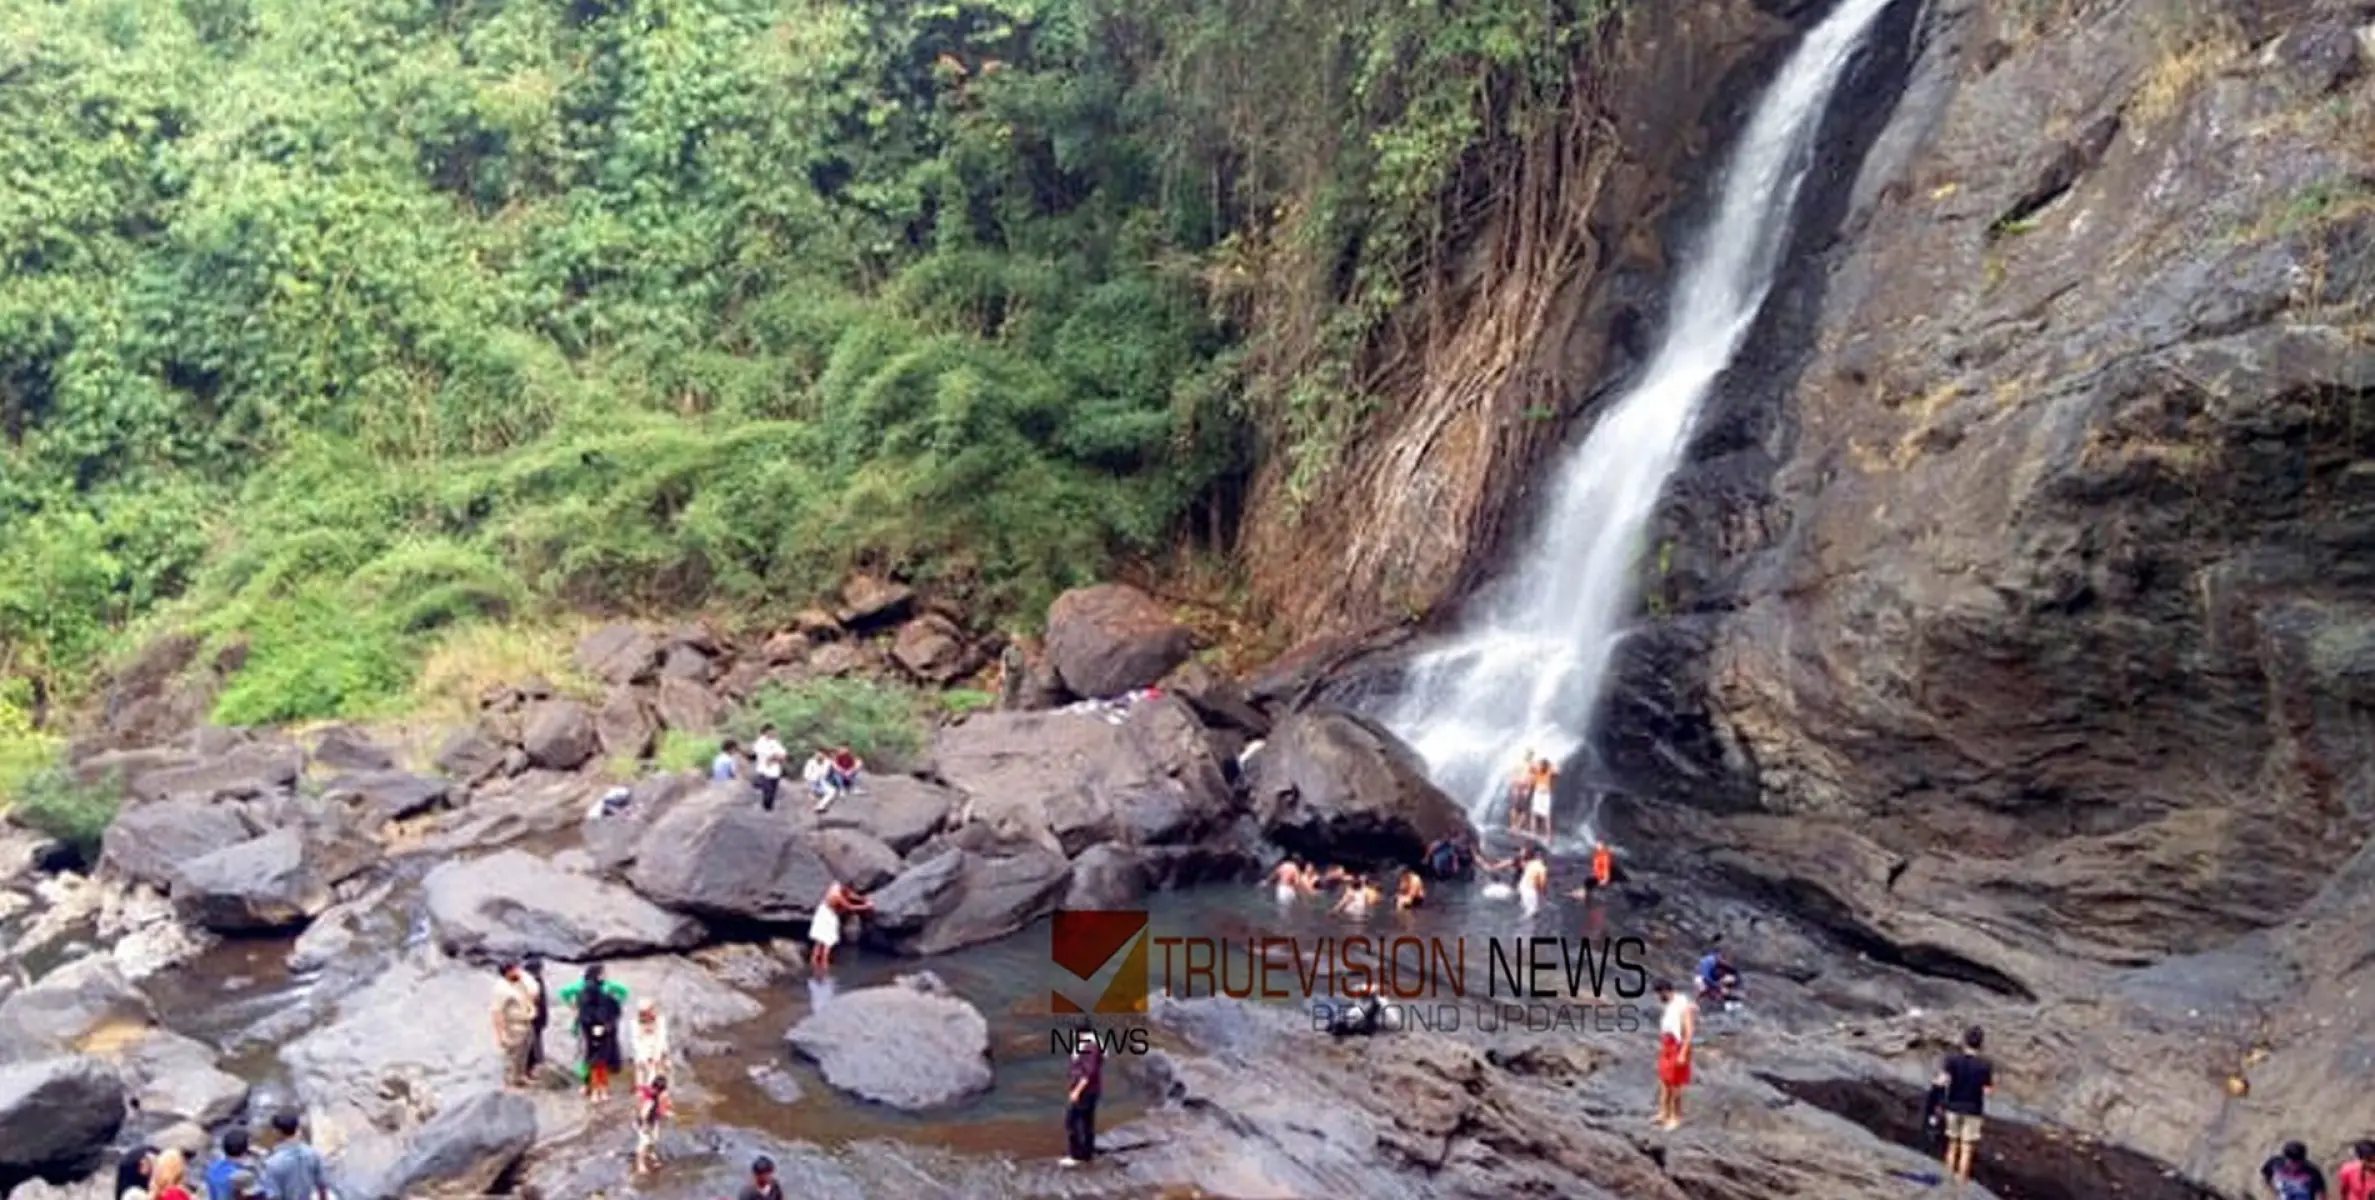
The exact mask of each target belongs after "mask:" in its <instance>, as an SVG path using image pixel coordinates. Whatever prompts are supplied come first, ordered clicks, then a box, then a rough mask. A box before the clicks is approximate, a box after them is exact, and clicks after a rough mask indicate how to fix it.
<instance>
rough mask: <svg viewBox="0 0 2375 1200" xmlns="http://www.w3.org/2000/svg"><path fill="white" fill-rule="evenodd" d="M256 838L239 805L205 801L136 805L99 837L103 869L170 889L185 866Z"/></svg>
mask: <svg viewBox="0 0 2375 1200" xmlns="http://www.w3.org/2000/svg"><path fill="white" fill-rule="evenodd" d="M254 836H256V828H255V825H254V824H253V823H252V822H250V821H249V820H248V819H247V817H246V815H245V814H244V813H242V812H241V810H240V809H239V808H238V806H236V805H228V804H211V803H208V802H206V801H203V800H159V801H155V802H153V803H148V804H133V805H130V806H128V807H126V808H125V809H124V810H123V811H122V812H120V813H118V814H117V815H116V818H115V820H113V821H111V822H109V823H108V826H107V832H106V833H104V834H102V835H101V836H100V839H99V866H100V869H101V870H103V871H106V872H108V873H110V874H113V875H115V876H118V877H119V878H123V879H127V880H131V881H133V882H136V883H146V884H149V885H152V886H154V887H158V888H171V887H172V886H173V882H174V880H176V879H178V878H180V876H181V870H182V867H183V865H184V864H187V863H188V862H190V861H191V860H192V859H196V858H203V857H205V856H206V855H208V854H212V853H214V852H215V851H217V850H221V849H224V848H226V847H230V846H236V845H238V844H240V843H241V842H244V841H247V840H248V839H249V838H252V837H254Z"/></svg>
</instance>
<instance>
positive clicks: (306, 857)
mask: <svg viewBox="0 0 2375 1200" xmlns="http://www.w3.org/2000/svg"><path fill="white" fill-rule="evenodd" d="M332 882H333V881H332V880H331V879H330V878H329V876H328V875H327V874H326V873H325V872H324V871H322V870H321V869H320V868H319V867H317V865H316V864H315V863H314V862H313V861H312V851H311V848H309V847H308V846H307V845H306V840H305V836H304V834H303V833H302V832H300V831H299V830H297V829H295V828H282V829H275V830H273V831H272V832H270V833H267V834H265V835H263V836H262V837H258V838H251V839H249V840H247V841H244V842H241V843H239V844H238V845H236V846H226V847H224V848H223V849H220V850H216V851H214V852H212V853H210V854H205V855H201V856H200V857H198V858H194V859H191V860H190V861H189V862H187V863H185V864H183V866H182V869H181V877H180V878H179V879H177V880H176V881H175V882H174V885H173V904H174V908H175V909H177V910H178V911H179V912H180V913H181V915H182V918H183V919H184V920H187V921H190V922H193V923H195V924H197V925H200V926H203V927H205V928H207V929H211V930H214V931H216V932H218V933H261V932H265V931H268V930H275V929H287V928H290V927H292V926H297V925H302V924H304V923H305V922H307V921H309V920H312V919H313V918H314V917H317V916H319V915H321V913H322V910H324V909H326V908H328V907H330V904H331V902H332V900H333V899H334V897H333V896H332V895H331V892H330V887H331V883H332Z"/></svg>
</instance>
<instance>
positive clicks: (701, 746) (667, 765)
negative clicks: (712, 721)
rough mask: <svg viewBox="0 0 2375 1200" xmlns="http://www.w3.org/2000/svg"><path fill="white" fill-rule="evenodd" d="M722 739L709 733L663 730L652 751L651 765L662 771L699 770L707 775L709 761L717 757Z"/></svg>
mask: <svg viewBox="0 0 2375 1200" xmlns="http://www.w3.org/2000/svg"><path fill="white" fill-rule="evenodd" d="M722 741H723V739H721V738H719V737H717V736H715V735H711V734H698V733H686V732H684V731H683V730H681V729H668V730H663V731H661V733H660V744H659V746H658V747H657V748H656V749H654V750H653V751H652V765H653V766H656V767H658V768H659V769H661V770H663V771H699V772H701V773H702V774H703V775H707V774H708V773H709V764H710V761H711V760H713V759H715V758H716V757H717V748H718V746H719V745H720V744H721V743H722Z"/></svg>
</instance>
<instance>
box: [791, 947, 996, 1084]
mask: <svg viewBox="0 0 2375 1200" xmlns="http://www.w3.org/2000/svg"><path fill="white" fill-rule="evenodd" d="M784 1040H785V1041H786V1042H788V1043H790V1044H791V1047H792V1048H793V1049H794V1050H796V1051H798V1052H799V1053H800V1054H801V1055H803V1056H805V1057H807V1058H810V1059H813V1060H814V1061H815V1062H816V1064H817V1067H818V1069H820V1070H822V1071H823V1072H824V1076H825V1082H827V1083H830V1084H832V1085H833V1086H834V1087H837V1088H840V1089H842V1090H843V1091H846V1092H849V1093H851V1094H852V1095H856V1096H859V1097H862V1098H864V1099H866V1100H871V1101H873V1102H875V1103H877V1104H885V1105H889V1106H890V1107H892V1108H899V1109H907V1110H911V1111H921V1110H926V1109H931V1108H937V1107H941V1106H944V1105H948V1104H953V1103H956V1102H957V1101H960V1100H963V1099H965V1098H967V1097H969V1096H973V1095H975V1094H977V1093H980V1092H984V1091H988V1090H989V1087H990V1084H991V1081H992V1079H993V1073H992V1071H991V1069H990V1027H989V1023H988V1022H987V1021H984V1020H983V1019H982V1016H981V1013H980V1012H979V1011H978V1010H976V1009H975V1008H974V1007H973V1006H972V1005H970V1004H967V1003H966V1002H965V1001H963V1000H961V999H958V998H957V997H955V996H953V995H950V994H949V993H948V991H947V989H946V988H945V987H943V986H941V984H940V981H939V980H937V979H934V978H931V977H930V976H922V977H916V976H907V977H903V978H902V979H901V980H900V981H899V982H898V983H896V984H893V985H891V986H888V987H874V988H860V989H858V990H856V991H853V992H847V993H844V994H842V995H840V996H838V997H836V998H835V999H834V1000H833V1001H832V1002H831V1003H829V1004H826V1005H823V1006H821V1007H820V1008H818V1009H817V1010H816V1011H815V1012H814V1013H811V1014H810V1015H809V1016H808V1017H807V1019H805V1020H803V1021H801V1022H800V1023H799V1024H798V1025H795V1026H793V1027H792V1029H791V1031H790V1032H788V1033H786V1034H785V1035H784Z"/></svg>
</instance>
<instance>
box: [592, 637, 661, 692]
mask: <svg viewBox="0 0 2375 1200" xmlns="http://www.w3.org/2000/svg"><path fill="white" fill-rule="evenodd" d="M660 653H661V646H660V640H659V639H658V638H655V637H653V636H652V635H650V634H648V633H645V632H644V631H642V630H640V629H637V628H635V627H634V626H632V625H605V626H603V627H602V628H600V629H597V630H595V631H594V632H592V633H589V634H587V635H585V637H584V638H582V639H580V640H579V641H578V643H577V651H576V654H575V659H576V662H577V669H578V670H580V671H583V672H585V674H586V675H587V676H588V677H589V678H593V679H598V680H601V681H602V682H604V683H607V684H610V685H612V686H613V687H621V686H625V685H627V684H634V683H643V682H647V681H648V680H650V678H651V675H652V671H653V670H654V669H655V668H656V667H658V666H659V662H660Z"/></svg>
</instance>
